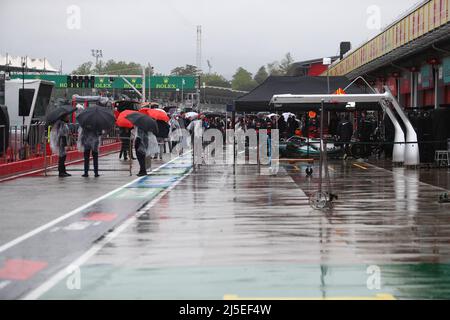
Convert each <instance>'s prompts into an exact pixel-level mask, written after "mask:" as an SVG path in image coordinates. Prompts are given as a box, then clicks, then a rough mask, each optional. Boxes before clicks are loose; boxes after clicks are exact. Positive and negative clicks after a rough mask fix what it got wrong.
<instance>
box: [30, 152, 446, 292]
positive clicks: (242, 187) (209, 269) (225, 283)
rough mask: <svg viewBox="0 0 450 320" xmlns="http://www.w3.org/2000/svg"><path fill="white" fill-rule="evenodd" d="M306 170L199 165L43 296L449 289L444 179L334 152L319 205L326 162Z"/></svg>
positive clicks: (299, 166) (297, 165) (295, 165)
mask: <svg viewBox="0 0 450 320" xmlns="http://www.w3.org/2000/svg"><path fill="white" fill-rule="evenodd" d="M304 169H305V166H304V165H303V164H301V163H291V164H288V165H286V166H284V167H281V168H280V172H279V174H278V175H277V176H269V175H260V174H259V172H258V167H256V166H237V167H236V169H235V172H234V173H235V174H233V167H201V168H200V169H199V170H197V171H195V172H192V173H191V174H189V175H187V176H185V177H184V178H183V179H180V180H179V181H178V183H177V185H176V186H174V188H173V189H172V190H170V192H167V193H166V194H165V195H164V196H162V197H161V198H160V199H158V201H156V202H155V203H154V204H153V206H151V207H150V208H149V209H148V210H145V211H143V212H141V213H140V214H139V215H138V216H137V217H136V218H134V219H133V220H130V221H129V223H128V224H127V225H126V226H124V228H122V230H120V232H118V233H117V234H116V235H115V236H114V237H113V238H111V239H106V240H105V241H100V242H99V243H98V246H99V247H98V250H96V251H95V253H94V254H92V255H90V256H89V258H88V259H85V261H83V264H82V265H81V267H80V283H79V287H77V288H75V289H74V288H73V286H70V285H68V281H69V280H70V279H68V278H66V277H64V278H61V279H60V280H59V281H57V282H55V283H53V284H51V285H49V286H47V287H44V288H43V289H42V290H41V291H40V292H39V294H38V295H37V296H35V297H36V298H40V299H223V298H225V299H228V298H244V299H245V298H271V299H274V298H290V299H304V298H319V299H320V298H331V299H333V298H347V299H352V298H365V299H369V298H372V299H392V298H395V299H412V298H424V299H432V298H450V264H449V262H450V246H449V242H450V205H448V204H439V203H438V201H437V200H438V196H439V194H440V193H442V192H444V191H445V190H444V189H442V188H439V187H436V186H432V185H430V184H427V183H423V182H420V180H422V178H421V174H422V173H421V171H413V170H406V169H404V168H394V169H393V170H392V171H389V170H386V169H382V168H379V167H376V166H374V165H371V164H367V163H355V162H351V161H348V162H339V161H338V162H332V163H330V172H331V181H332V188H333V190H334V191H335V192H336V193H337V194H338V195H339V199H338V200H337V201H336V202H335V206H334V209H333V210H332V211H329V212H322V211H314V210H312V209H311V208H310V206H309V204H308V195H309V194H310V193H311V192H314V191H315V190H316V187H317V169H316V170H315V174H314V177H313V178H312V179H307V178H306V177H305V174H304ZM436 172H438V173H437V174H442V173H446V174H447V171H446V170H445V171H436ZM447 177H448V176H447Z"/></svg>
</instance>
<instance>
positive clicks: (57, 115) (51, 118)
mask: <svg viewBox="0 0 450 320" xmlns="http://www.w3.org/2000/svg"><path fill="white" fill-rule="evenodd" d="M75 110H76V109H75V108H73V107H72V106H69V105H64V106H60V107H57V108H56V109H54V110H53V111H51V112H50V113H49V114H48V115H47V117H46V122H47V125H51V126H52V128H51V131H50V148H51V149H52V151H53V152H54V153H55V154H57V155H58V174H59V177H60V178H66V177H70V176H71V175H70V174H69V173H67V171H66V164H65V162H66V157H67V154H66V147H67V146H68V140H69V125H68V123H69V115H70V114H72V113H73V112H75Z"/></svg>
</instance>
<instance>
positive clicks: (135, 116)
mask: <svg viewBox="0 0 450 320" xmlns="http://www.w3.org/2000/svg"><path fill="white" fill-rule="evenodd" d="M125 118H127V119H128V120H130V122H131V123H133V124H134V125H135V126H136V127H138V128H140V129H142V130H144V131H146V132H149V131H150V132H152V133H153V134H155V135H157V134H158V124H157V123H156V121H155V120H153V119H152V118H150V117H149V116H147V115H145V114H142V113H139V112H135V113H132V114H129V115H127V116H126V117H125Z"/></svg>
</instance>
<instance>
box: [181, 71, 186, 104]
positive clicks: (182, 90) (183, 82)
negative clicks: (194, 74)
mask: <svg viewBox="0 0 450 320" xmlns="http://www.w3.org/2000/svg"><path fill="white" fill-rule="evenodd" d="M185 83H186V81H185V80H184V78H183V79H181V104H183V105H184V84H185Z"/></svg>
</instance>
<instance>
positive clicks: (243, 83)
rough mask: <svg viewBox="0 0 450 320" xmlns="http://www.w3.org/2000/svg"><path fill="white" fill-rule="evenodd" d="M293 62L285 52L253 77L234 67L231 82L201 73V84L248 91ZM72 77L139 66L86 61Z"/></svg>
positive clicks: (179, 70) (191, 69) (191, 70)
mask: <svg viewBox="0 0 450 320" xmlns="http://www.w3.org/2000/svg"><path fill="white" fill-rule="evenodd" d="M293 62H294V59H293V57H292V55H291V54H290V53H287V54H286V55H285V56H284V57H283V58H282V59H281V60H280V61H273V62H271V63H268V64H267V65H263V66H261V67H260V68H259V69H258V70H257V71H256V73H255V74H252V73H251V72H250V71H248V70H246V69H245V68H243V67H239V68H237V70H236V72H235V73H234V75H233V77H232V79H231V80H228V79H226V78H225V77H224V76H223V75H221V74H218V73H216V72H212V73H201V74H200V77H201V82H202V83H205V84H206V85H208V86H214V87H223V88H232V89H234V90H242V91H250V90H252V89H254V88H255V87H256V86H258V85H260V84H261V83H263V82H264V81H265V80H266V79H267V77H269V76H283V75H287V74H288V73H289V70H290V68H291V66H292V64H293ZM145 73H146V74H151V75H159V74H155V73H154V70H153V68H151V67H149V66H147V67H146V68H145ZM72 74H83V75H86V74H108V75H129V74H142V66H141V65H140V64H138V63H135V62H125V61H114V60H108V61H106V62H103V61H99V62H98V63H97V64H96V65H94V63H93V62H90V61H89V62H85V63H83V64H81V65H80V66H79V67H78V68H77V69H75V70H74V71H73V72H72ZM170 74H171V75H174V76H185V75H186V76H187V75H197V74H198V70H197V67H196V66H193V65H189V64H187V65H186V66H182V67H176V68H174V69H173V70H172V71H171V73H170Z"/></svg>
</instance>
